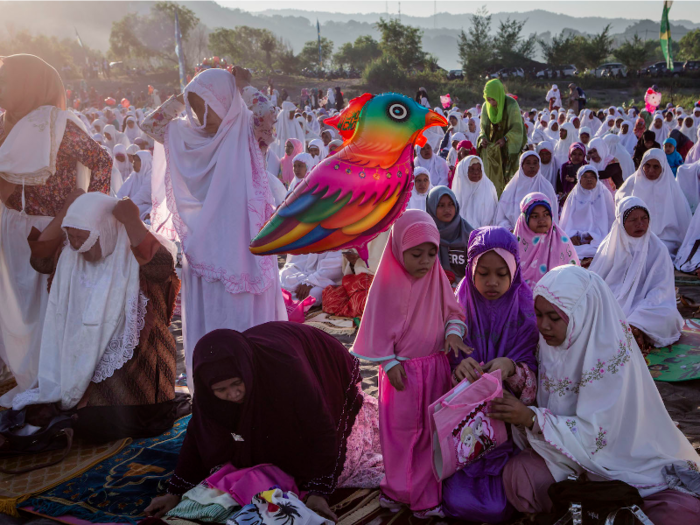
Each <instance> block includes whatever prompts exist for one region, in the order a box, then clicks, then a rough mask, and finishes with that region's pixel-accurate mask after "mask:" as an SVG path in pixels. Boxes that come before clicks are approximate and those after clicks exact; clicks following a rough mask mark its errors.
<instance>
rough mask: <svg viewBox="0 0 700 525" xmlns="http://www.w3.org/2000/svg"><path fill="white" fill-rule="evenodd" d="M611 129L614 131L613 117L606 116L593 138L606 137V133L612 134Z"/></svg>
mask: <svg viewBox="0 0 700 525" xmlns="http://www.w3.org/2000/svg"><path fill="white" fill-rule="evenodd" d="M611 122H612V123H613V125H612V126H610V123H611ZM613 129H615V117H613V116H612V115H608V116H607V117H605V122H603V123H602V124H601V125H600V127H599V128H598V131H596V134H595V137H594V138H600V137H602V136H603V135H607V134H608V133H612V132H613V131H612V130H613Z"/></svg>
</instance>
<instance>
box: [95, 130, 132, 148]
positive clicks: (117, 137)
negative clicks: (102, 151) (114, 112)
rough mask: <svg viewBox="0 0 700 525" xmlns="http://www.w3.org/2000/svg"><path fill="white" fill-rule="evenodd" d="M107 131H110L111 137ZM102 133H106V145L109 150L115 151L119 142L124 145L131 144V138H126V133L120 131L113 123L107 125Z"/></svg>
mask: <svg viewBox="0 0 700 525" xmlns="http://www.w3.org/2000/svg"><path fill="white" fill-rule="evenodd" d="M107 133H109V135H110V136H111V137H112V138H111V139H108V138H107V135H106V134H107ZM102 134H103V135H104V145H105V146H107V147H108V148H109V151H114V146H116V145H117V144H124V146H130V145H131V143H130V142H129V139H127V138H126V136H125V135H124V133H119V132H118V131H117V128H115V127H114V126H113V125H112V124H108V125H106V126H105V129H104V131H103V132H102Z"/></svg>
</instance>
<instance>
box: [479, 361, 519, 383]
mask: <svg viewBox="0 0 700 525" xmlns="http://www.w3.org/2000/svg"><path fill="white" fill-rule="evenodd" d="M484 370H485V371H486V372H490V373H493V372H495V371H496V370H500V371H501V378H502V379H507V378H509V377H510V376H512V375H513V374H515V363H514V362H513V360H512V359H508V358H507V357H497V358H496V359H492V360H491V361H489V362H488V363H486V364H485V365H484Z"/></svg>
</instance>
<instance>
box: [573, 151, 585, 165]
mask: <svg viewBox="0 0 700 525" xmlns="http://www.w3.org/2000/svg"><path fill="white" fill-rule="evenodd" d="M571 162H572V163H573V164H581V163H582V162H583V151H581V150H580V149H578V148H576V149H575V150H573V151H572V152H571Z"/></svg>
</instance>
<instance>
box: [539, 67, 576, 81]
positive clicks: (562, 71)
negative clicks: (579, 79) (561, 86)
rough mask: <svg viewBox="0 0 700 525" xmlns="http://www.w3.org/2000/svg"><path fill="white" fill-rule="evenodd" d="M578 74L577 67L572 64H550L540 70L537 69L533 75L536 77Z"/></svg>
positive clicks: (567, 76)
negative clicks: (550, 65)
mask: <svg viewBox="0 0 700 525" xmlns="http://www.w3.org/2000/svg"><path fill="white" fill-rule="evenodd" d="M576 75H578V69H576V66H575V65H573V64H566V65H564V66H552V67H548V68H547V69H543V70H542V71H538V72H537V74H536V75H535V76H536V77H537V78H569V77H573V76H576Z"/></svg>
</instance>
